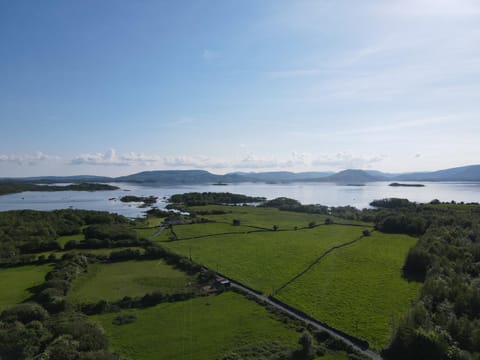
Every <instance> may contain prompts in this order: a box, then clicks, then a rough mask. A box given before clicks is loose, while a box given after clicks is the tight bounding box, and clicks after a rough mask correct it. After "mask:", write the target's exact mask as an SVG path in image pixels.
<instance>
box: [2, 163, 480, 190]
mask: <svg viewBox="0 0 480 360" xmlns="http://www.w3.org/2000/svg"><path fill="white" fill-rule="evenodd" d="M295 181H305V182H306V181H314V182H315V181H318V182H335V183H343V184H345V183H346V184H363V183H366V182H373V181H480V165H470V166H462V167H456V168H451V169H445V170H439V171H433V172H415V173H403V174H389V173H384V172H381V171H377V170H358V169H348V170H344V171H340V172H338V173H333V172H300V173H294V172H289V171H270V172H233V173H229V174H226V175H217V174H212V173H210V172H208V171H205V170H158V171H143V172H139V173H136V174H132V175H127V176H120V177H116V178H111V177H106V176H93V175H77V176H37V177H25V178H6V177H5V178H0V182H1V183H5V182H11V183H12V182H14V183H35V184H53V183H75V184H77V183H84V182H88V183H109V182H131V183H155V184H159V185H182V184H188V185H194V184H216V183H221V184H225V183H228V184H232V183H242V182H267V183H271V182H282V183H283V182H295Z"/></svg>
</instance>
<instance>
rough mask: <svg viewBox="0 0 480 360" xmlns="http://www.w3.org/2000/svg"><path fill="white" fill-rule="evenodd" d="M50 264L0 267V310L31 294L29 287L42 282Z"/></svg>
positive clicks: (49, 268) (19, 301)
mask: <svg viewBox="0 0 480 360" xmlns="http://www.w3.org/2000/svg"><path fill="white" fill-rule="evenodd" d="M50 270H51V266H50V265H28V266H21V267H14V268H8V269H0V289H1V291H0V311H3V310H5V309H6V308H7V307H9V306H12V305H15V304H18V303H21V302H22V301H24V300H26V299H28V298H29V297H30V296H32V293H31V292H30V291H29V289H30V288H32V287H34V286H38V285H40V284H41V283H43V282H44V278H45V274H46V273H47V272H48V271H50Z"/></svg>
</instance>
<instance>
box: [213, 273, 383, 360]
mask: <svg viewBox="0 0 480 360" xmlns="http://www.w3.org/2000/svg"><path fill="white" fill-rule="evenodd" d="M221 276H223V275H221ZM229 280H230V283H231V286H232V287H233V288H236V289H239V290H241V291H242V292H244V293H247V294H248V295H251V296H253V297H255V298H257V299H259V300H261V301H262V302H263V303H266V304H268V305H270V306H272V307H274V308H276V309H278V310H280V311H282V312H283V313H285V314H288V315H290V316H292V317H294V318H296V319H298V320H300V321H302V322H304V323H306V324H309V325H312V326H313V327H315V328H317V329H319V330H323V331H326V332H327V333H329V334H330V335H332V336H333V337H335V338H338V339H340V340H342V341H343V342H345V343H347V344H348V345H350V346H352V347H353V348H354V349H355V350H357V351H358V352H360V353H362V354H365V355H367V356H368V357H370V358H371V359H373V360H383V359H382V357H381V356H380V355H378V354H377V353H375V352H373V351H372V350H368V349H367V350H365V349H362V348H360V347H359V346H358V345H356V344H355V343H353V342H352V341H351V340H349V339H347V338H346V337H344V336H342V334H339V333H337V332H335V331H333V330H331V329H328V328H326V327H324V326H322V325H321V324H319V323H317V322H314V321H312V320H310V319H308V318H305V317H303V316H300V315H299V314H296V313H294V312H293V311H290V310H289V309H287V308H285V307H283V306H282V305H280V304H278V303H276V302H273V301H272V300H270V299H269V298H267V297H265V296H263V295H260V294H257V293H256V292H253V291H251V290H250V289H247V288H246V287H244V286H243V285H241V284H239V283H237V282H235V281H234V280H232V279H229Z"/></svg>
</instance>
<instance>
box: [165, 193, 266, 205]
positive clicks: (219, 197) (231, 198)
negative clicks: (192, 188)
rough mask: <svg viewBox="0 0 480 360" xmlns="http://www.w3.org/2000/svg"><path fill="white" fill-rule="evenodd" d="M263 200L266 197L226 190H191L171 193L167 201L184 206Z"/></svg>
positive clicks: (245, 202) (244, 202)
mask: <svg viewBox="0 0 480 360" xmlns="http://www.w3.org/2000/svg"><path fill="white" fill-rule="evenodd" d="M265 200H266V198H264V197H260V196H247V195H242V194H232V193H228V192H224V193H216V192H203V193H199V192H191V193H185V194H177V195H172V196H171V197H170V199H169V202H170V203H173V204H183V205H185V206H203V205H222V204H229V205H231V204H249V203H258V202H263V201H265Z"/></svg>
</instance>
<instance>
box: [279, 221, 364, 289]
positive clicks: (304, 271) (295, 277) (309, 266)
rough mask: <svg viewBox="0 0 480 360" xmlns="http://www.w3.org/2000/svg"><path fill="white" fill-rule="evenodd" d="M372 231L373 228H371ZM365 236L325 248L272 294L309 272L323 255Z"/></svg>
mask: <svg viewBox="0 0 480 360" xmlns="http://www.w3.org/2000/svg"><path fill="white" fill-rule="evenodd" d="M372 231H373V230H372ZM364 237H365V235H361V236H359V237H358V238H356V239H353V240H352V241H348V242H346V243H343V244H340V245H335V246H332V247H331V248H330V249H328V250H326V251H325V252H324V253H323V254H322V255H320V256H319V257H317V258H316V259H315V260H313V261H312V262H311V263H310V264H309V265H308V266H307V267H306V268H305V269H303V270H302V271H301V272H299V273H298V274H297V275H295V276H294V277H292V278H291V279H290V280H288V281H287V282H286V283H284V284H283V285H281V286H280V287H279V288H278V289H275V290H274V291H273V293H272V296H274V295H276V294H278V293H279V292H280V291H282V290H283V289H285V288H286V287H287V286H288V285H290V284H291V283H293V282H294V281H296V280H298V279H299V278H300V277H301V276H303V275H305V274H306V273H307V272H309V271H310V270H311V269H312V268H313V267H314V266H315V265H317V264H318V263H319V262H320V261H321V260H322V259H323V258H324V257H326V256H327V255H328V254H330V253H332V252H334V251H335V250H338V249H341V248H344V247H346V246H350V245H353V244H355V243H356V242H357V241H360V240H362V239H363V238H364Z"/></svg>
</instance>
